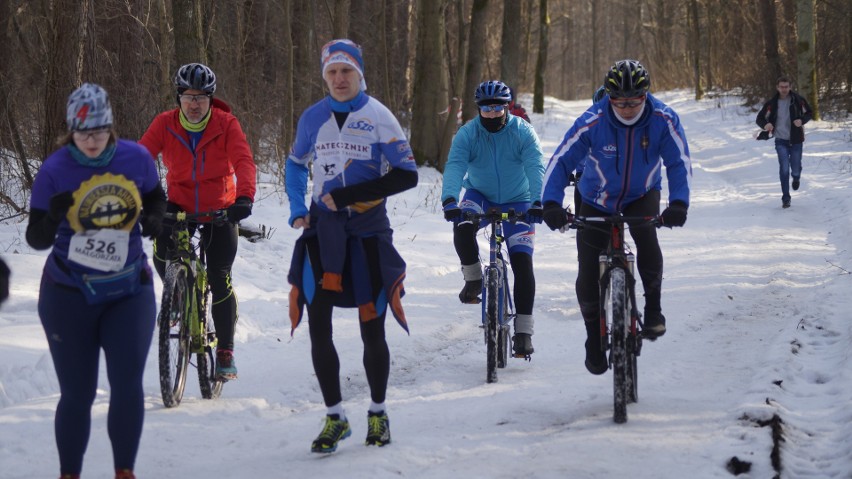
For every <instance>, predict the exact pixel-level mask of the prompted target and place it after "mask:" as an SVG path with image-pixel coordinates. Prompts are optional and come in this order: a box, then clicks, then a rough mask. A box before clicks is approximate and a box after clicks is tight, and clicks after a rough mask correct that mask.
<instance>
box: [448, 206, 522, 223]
mask: <svg viewBox="0 0 852 479" xmlns="http://www.w3.org/2000/svg"><path fill="white" fill-rule="evenodd" d="M462 216H464V218H465V220H469V221H480V220H487V221H488V222H489V223H493V222H495V221H508V222H510V223H516V222H518V221H523V220H525V219H526V217H527V213H526V212H523V213H517V212H515V209H514V208H510V209H509V211H500V210H498V209H497V208H491V209H489V210H488V211H486V212H485V213H472V212H470V211H465V212H464V213H462Z"/></svg>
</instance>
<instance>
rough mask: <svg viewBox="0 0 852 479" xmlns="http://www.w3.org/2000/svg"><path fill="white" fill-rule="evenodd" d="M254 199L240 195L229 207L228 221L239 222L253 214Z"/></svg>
mask: <svg viewBox="0 0 852 479" xmlns="http://www.w3.org/2000/svg"><path fill="white" fill-rule="evenodd" d="M251 206H252V201H251V198H249V197H248V196H240V197H239V198H237V201H235V202H234V204H232V205H231V206H229V207H228V221H230V222H231V223H239V222H240V221H241V220H244V219H246V218H248V217H249V216H251Z"/></svg>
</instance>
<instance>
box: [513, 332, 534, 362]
mask: <svg viewBox="0 0 852 479" xmlns="http://www.w3.org/2000/svg"><path fill="white" fill-rule="evenodd" d="M512 351H513V352H514V353H515V357H516V358H525V357H527V356H529V355H530V354H532V353H533V352H535V348H533V345H532V336H531V335H529V334H527V333H516V334H515V335H514V336H513V337H512Z"/></svg>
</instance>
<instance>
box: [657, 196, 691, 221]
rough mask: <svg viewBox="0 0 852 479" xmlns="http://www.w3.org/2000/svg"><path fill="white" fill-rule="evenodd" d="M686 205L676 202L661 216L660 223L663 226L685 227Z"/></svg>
mask: <svg viewBox="0 0 852 479" xmlns="http://www.w3.org/2000/svg"><path fill="white" fill-rule="evenodd" d="M686 209H687V206H686V203H684V202H683V201H680V200H674V201H672V203H671V204H670V205H669V206H668V207H667V208H666V209H665V210H664V211H663V214H661V215H660V223H661V224H662V225H663V226H668V227H669V228H671V227H672V226H683V225H684V223H686Z"/></svg>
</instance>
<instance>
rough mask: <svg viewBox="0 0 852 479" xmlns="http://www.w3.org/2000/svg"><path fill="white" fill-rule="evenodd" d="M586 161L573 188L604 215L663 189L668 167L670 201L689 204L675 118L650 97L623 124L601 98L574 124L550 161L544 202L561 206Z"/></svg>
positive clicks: (684, 149)
mask: <svg viewBox="0 0 852 479" xmlns="http://www.w3.org/2000/svg"><path fill="white" fill-rule="evenodd" d="M583 160H585V165H584V167H583V175H582V177H581V178H580V182H579V183H578V185H577V187H578V188H579V190H580V195H581V196H582V198H583V201H584V202H588V203H589V204H592V205H594V206H595V207H596V208H598V209H600V210H603V211H606V212H608V213H617V212H621V211H622V209H623V208H624V207H625V206H626V205H628V204H630V203H632V202H633V201H636V200H637V199H639V198H641V197H643V196H645V194H647V193H648V192H649V191H651V190H652V189H657V190H661V189H662V167H663V166H665V167H666V179H667V181H668V193H669V197H668V199H669V203H671V202H672V201H675V200H679V201H682V202H683V203H684V204H685V205H687V206H689V191H690V185H691V182H692V162H691V160H690V157H689V146H688V145H687V142H686V135H685V134H684V131H683V126H682V125H681V123H680V119H679V118H678V116H677V114H676V113H675V112H674V111H673V110H671V109H670V108H669V107H668V106H666V105H665V104H664V103H663V102H661V101H659V100H658V99H656V98H654V97H653V96H652V95H651V94H648V96H647V101H646V103H645V110H644V111H643V113H642V116H641V118H640V119H639V121H637V122H636V123H635V124H633V125H630V126H626V125H624V124H623V123H622V122H620V121H619V120H618V119H617V118H616V117H615V115H614V113H613V111H612V107H611V106H610V105H609V103H608V100H607V99H606V98H605V99H604V100H601V101H600V102H598V103H596V104H594V105H592V107H591V108H589V109H588V110H586V112H585V113H583V115H581V116H580V117H579V118H577V120H576V121H575V122H574V125H573V126H572V127H571V128H570V129H569V130H568V132H567V133H566V134H565V138H564V139H563V140H562V143H561V144H560V145H559V147H558V148H557V149H556V152H555V153H554V154H553V156H552V157H551V158H550V161H549V162H548V165H547V170H546V171H545V175H544V191H543V193H542V203H547V202H556V203H558V204H560V205H561V204H562V200H563V199H564V197H565V187H566V186H567V185H568V177H569V175H570V174H571V172H573V171H574V170H575V169H576V168H577V166H578V165H579V164H582V162H583Z"/></svg>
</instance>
